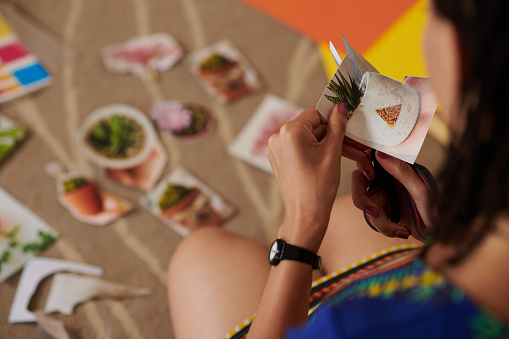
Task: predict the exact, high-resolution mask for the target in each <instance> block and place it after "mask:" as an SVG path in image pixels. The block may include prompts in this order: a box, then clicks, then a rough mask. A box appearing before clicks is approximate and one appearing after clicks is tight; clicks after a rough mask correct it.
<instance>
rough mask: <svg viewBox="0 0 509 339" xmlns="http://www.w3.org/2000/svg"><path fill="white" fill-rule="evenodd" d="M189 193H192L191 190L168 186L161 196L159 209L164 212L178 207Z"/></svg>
mask: <svg viewBox="0 0 509 339" xmlns="http://www.w3.org/2000/svg"><path fill="white" fill-rule="evenodd" d="M189 192H191V190H190V189H189V188H187V187H185V186H182V185H174V184H168V186H166V190H165V191H164V193H163V195H162V196H161V199H159V207H160V208H161V210H163V211H164V210H167V209H168V208H170V207H172V206H174V205H176V204H177V203H178V202H179V201H180V200H182V199H183V198H184V197H185V196H186V195H188V194H189Z"/></svg>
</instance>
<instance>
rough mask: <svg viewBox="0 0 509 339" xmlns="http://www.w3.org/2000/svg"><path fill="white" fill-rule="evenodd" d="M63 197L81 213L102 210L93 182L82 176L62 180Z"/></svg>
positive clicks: (86, 213) (92, 213) (93, 212)
mask: <svg viewBox="0 0 509 339" xmlns="http://www.w3.org/2000/svg"><path fill="white" fill-rule="evenodd" d="M62 186H63V198H64V199H65V200H67V202H69V203H70V204H72V205H73V206H74V207H75V208H76V209H77V210H78V212H79V213H81V214H83V215H96V214H98V213H100V212H101V211H102V209H103V208H102V199H101V195H100V194H99V192H98V190H97V187H96V185H95V183H93V182H91V181H89V180H88V179H86V178H83V177H76V178H72V179H69V180H65V181H64V182H62Z"/></svg>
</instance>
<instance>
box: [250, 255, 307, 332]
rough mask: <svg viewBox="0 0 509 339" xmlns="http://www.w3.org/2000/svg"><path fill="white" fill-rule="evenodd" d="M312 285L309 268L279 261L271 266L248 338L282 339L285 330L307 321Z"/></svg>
mask: <svg viewBox="0 0 509 339" xmlns="http://www.w3.org/2000/svg"><path fill="white" fill-rule="evenodd" d="M311 282H312V267H311V266H310V265H308V264H305V263H302V262H298V261H291V260H283V261H281V262H280V263H279V265H277V266H274V267H273V268H272V269H271V271H270V274H269V278H268V279H267V285H266V286H265V291H264V292H263V296H262V299H261V301H260V305H259V307H258V310H257V312H256V316H255V320H254V322H253V324H252V325H251V329H250V330H249V338H250V339H256V338H264V339H268V338H284V334H285V330H286V329H287V328H288V327H295V326H299V325H302V324H304V323H305V322H306V320H307V315H308V309H309V297H310V291H311Z"/></svg>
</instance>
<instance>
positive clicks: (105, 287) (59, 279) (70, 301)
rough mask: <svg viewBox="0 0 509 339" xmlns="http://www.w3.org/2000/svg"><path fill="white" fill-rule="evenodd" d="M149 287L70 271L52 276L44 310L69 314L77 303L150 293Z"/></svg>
mask: <svg viewBox="0 0 509 339" xmlns="http://www.w3.org/2000/svg"><path fill="white" fill-rule="evenodd" d="M150 294H151V290H150V289H149V288H135V287H130V286H127V285H124V284H120V283H116V282H112V281H108V280H104V279H99V278H94V277H85V276H78V275H74V274H70V273H58V274H55V276H54V277H53V282H52V284H51V289H50V291H49V295H48V299H47V300H46V305H45V306H44V312H46V313H52V312H60V313H62V314H67V315H70V314H72V312H73V309H74V307H75V306H77V305H78V304H81V303H83V302H85V301H87V300H90V299H93V298H101V299H104V298H124V297H140V296H146V295H150Z"/></svg>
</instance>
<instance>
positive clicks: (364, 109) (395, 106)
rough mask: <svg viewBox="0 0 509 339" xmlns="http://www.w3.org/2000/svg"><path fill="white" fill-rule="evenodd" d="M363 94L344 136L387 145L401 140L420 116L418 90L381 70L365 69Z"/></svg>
mask: <svg viewBox="0 0 509 339" xmlns="http://www.w3.org/2000/svg"><path fill="white" fill-rule="evenodd" d="M361 88H365V91H364V96H363V97H362V99H361V102H360V103H359V106H358V107H357V109H356V110H355V111H354V112H353V114H352V116H351V118H350V119H349V120H348V128H347V131H346V136H348V137H352V136H354V137H357V138H360V139H363V140H367V141H370V142H376V143H379V144H382V145H386V146H394V145H398V144H400V143H402V142H403V141H404V140H405V139H406V138H407V137H408V136H409V135H410V132H412V130H413V128H414V126H415V123H416V122H417V118H418V117H419V105H420V101H419V94H418V93H417V91H416V90H415V89H413V88H411V87H409V86H407V85H405V84H402V83H401V82H399V81H397V80H394V79H392V78H390V77H387V76H385V75H382V74H380V73H374V72H366V73H364V76H363V77H362V82H361Z"/></svg>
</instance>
